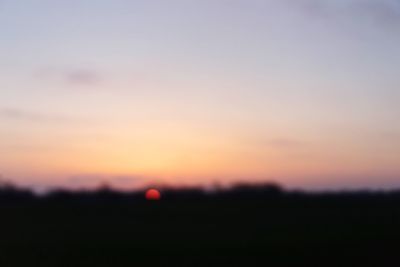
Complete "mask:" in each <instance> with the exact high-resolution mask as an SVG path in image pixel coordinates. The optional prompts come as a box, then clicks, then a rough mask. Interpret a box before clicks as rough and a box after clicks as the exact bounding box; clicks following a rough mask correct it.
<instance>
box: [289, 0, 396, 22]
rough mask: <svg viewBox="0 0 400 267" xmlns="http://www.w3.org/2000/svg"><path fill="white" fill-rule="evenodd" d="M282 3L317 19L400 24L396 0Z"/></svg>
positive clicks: (326, 0)
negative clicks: (348, 18) (354, 18)
mask: <svg viewBox="0 0 400 267" xmlns="http://www.w3.org/2000/svg"><path fill="white" fill-rule="evenodd" d="M284 3H285V5H289V6H290V7H295V8H297V9H299V10H301V11H302V12H304V13H305V14H307V15H309V16H313V17H318V18H335V17H340V16H351V17H360V16H361V17H366V18H371V19H373V20H375V21H379V22H396V23H400V1H398V0H285V1H284Z"/></svg>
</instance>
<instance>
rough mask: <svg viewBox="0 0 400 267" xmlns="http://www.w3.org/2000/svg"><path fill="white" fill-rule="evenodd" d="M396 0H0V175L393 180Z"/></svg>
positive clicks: (173, 180) (352, 184) (92, 180)
mask: <svg viewBox="0 0 400 267" xmlns="http://www.w3.org/2000/svg"><path fill="white" fill-rule="evenodd" d="M399 71H400V1H399V0H168V1H165V0H146V1H144V0H85V1H82V0H56V1H55V0H41V1H35V0H0V174H1V177H3V179H7V180H11V181H13V182H14V183H17V184H20V185H24V186H32V187H36V188H44V187H60V186H62V187H68V188H82V187H93V186H98V184H101V183H104V182H107V183H109V184H111V185H113V186H115V187H119V188H131V187H137V186H140V185H143V184H149V183H168V184H176V185H208V184H215V183H219V184H229V183H232V182H237V181H245V182H260V181H275V182H277V183H280V184H282V185H284V186H287V187H293V188H303V189H320V188H327V189H335V188H394V187H399V186H400V123H399V118H400V105H399V103H400V87H399V84H400V75H399Z"/></svg>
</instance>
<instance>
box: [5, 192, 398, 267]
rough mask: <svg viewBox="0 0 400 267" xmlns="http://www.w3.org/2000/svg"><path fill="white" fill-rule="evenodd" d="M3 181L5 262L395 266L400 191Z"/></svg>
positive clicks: (34, 264) (119, 264)
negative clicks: (40, 185) (83, 187)
mask: <svg viewBox="0 0 400 267" xmlns="http://www.w3.org/2000/svg"><path fill="white" fill-rule="evenodd" d="M160 191H161V193H162V199H161V201H147V200H146V199H145V197H144V195H145V190H138V191H134V192H118V191H114V190H112V189H110V188H109V187H102V188H100V189H99V190H95V191H79V192H71V191H65V190H56V191H53V192H49V193H48V194H45V195H36V194H34V193H33V192H32V191H30V190H25V189H21V188H17V187H15V186H12V185H10V184H3V185H2V186H1V187H0V230H1V235H0V266H100V267H101V266H379V267H382V266H395V265H396V264H395V265H393V264H394V263H395V261H397V259H398V256H397V255H398V246H399V244H400V191H391V192H379V191H376V192H372V191H359V192H335V193H333V192H331V193H305V192H298V191H287V190H284V189H283V188H282V187H280V186H279V185H275V184H263V185H246V184H241V185H236V186H232V187H230V188H226V189H218V188H215V189H213V190H204V189H201V188H181V189H174V188H162V189H160Z"/></svg>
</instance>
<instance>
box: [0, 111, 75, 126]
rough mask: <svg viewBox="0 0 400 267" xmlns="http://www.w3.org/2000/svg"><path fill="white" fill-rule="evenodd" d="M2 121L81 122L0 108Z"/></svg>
mask: <svg viewBox="0 0 400 267" xmlns="http://www.w3.org/2000/svg"><path fill="white" fill-rule="evenodd" d="M0 119H3V120H13V121H25V122H38V123H72V122H78V121H80V120H78V119H74V118H71V117H67V116H61V115H53V114H44V113H39V112H34V111H28V110H23V109H18V108H0Z"/></svg>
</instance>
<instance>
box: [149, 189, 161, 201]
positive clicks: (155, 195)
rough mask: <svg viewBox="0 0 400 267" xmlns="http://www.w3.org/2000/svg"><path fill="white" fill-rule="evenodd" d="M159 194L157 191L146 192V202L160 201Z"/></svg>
mask: <svg viewBox="0 0 400 267" xmlns="http://www.w3.org/2000/svg"><path fill="white" fill-rule="evenodd" d="M160 198H161V193H160V191H158V190H157V189H149V190H147V191H146V199H147V200H160Z"/></svg>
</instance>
